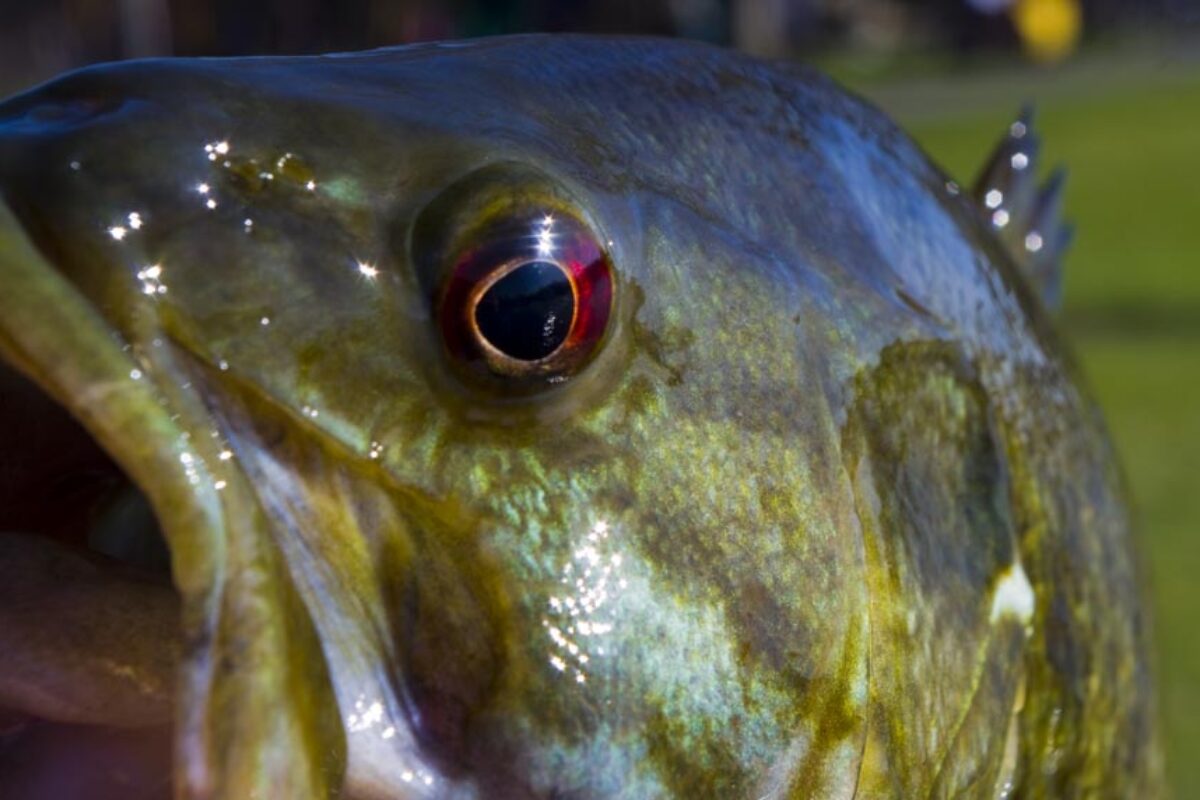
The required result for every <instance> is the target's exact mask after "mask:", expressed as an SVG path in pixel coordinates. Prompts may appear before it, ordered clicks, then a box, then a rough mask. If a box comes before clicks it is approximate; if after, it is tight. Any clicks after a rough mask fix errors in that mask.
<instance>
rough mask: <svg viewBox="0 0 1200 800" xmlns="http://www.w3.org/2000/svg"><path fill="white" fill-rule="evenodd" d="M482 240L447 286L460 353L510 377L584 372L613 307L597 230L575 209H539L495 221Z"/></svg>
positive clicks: (447, 311)
mask: <svg viewBox="0 0 1200 800" xmlns="http://www.w3.org/2000/svg"><path fill="white" fill-rule="evenodd" d="M477 240H478V241H479V244H478V245H476V246H474V247H472V248H470V249H468V250H466V251H465V252H463V253H462V254H461V255H460V257H459V258H458V260H457V263H456V264H455V266H454V269H453V271H452V272H451V274H450V277H449V279H448V280H447V281H446V284H445V287H444V289H443V292H442V299H441V303H440V306H439V319H440V326H441V331H442V336H443V338H444V340H445V342H446V346H447V348H448V350H449V351H450V353H451V354H452V355H453V356H454V357H455V358H457V359H459V360H460V361H461V362H463V363H465V364H468V365H472V366H473V367H475V368H479V367H482V368H483V369H485V370H486V371H487V372H489V373H491V374H493V375H498V376H503V377H505V378H517V379H522V378H524V379H529V378H533V379H537V380H538V381H547V380H558V379H562V378H565V377H568V376H570V375H572V374H574V373H575V372H577V371H578V370H579V369H580V368H582V367H583V365H584V364H586V363H587V361H588V360H589V358H590V356H591V355H592V354H593V353H594V352H595V350H596V347H597V345H598V344H599V342H600V341H601V339H602V338H603V336H604V332H605V329H606V328H607V326H608V320H609V315H610V313H611V310H612V299H613V286H612V269H611V266H610V264H609V260H608V256H607V254H606V253H605V252H604V250H603V249H602V248H601V247H600V245H599V243H598V242H597V241H596V237H595V236H594V235H593V234H592V233H591V231H589V230H588V229H587V228H586V227H585V226H584V225H583V224H582V223H581V222H580V221H578V220H577V219H575V218H574V217H572V216H570V215H568V214H555V213H535V214H523V215H520V216H518V217H514V218H509V219H505V220H504V221H502V222H500V223H497V224H494V225H491V226H489V227H488V228H487V229H486V231H485V233H484V234H483V235H481V236H479V237H477Z"/></svg>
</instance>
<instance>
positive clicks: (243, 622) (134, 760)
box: [0, 202, 345, 798]
mask: <svg viewBox="0 0 1200 800" xmlns="http://www.w3.org/2000/svg"><path fill="white" fill-rule="evenodd" d="M0 282H2V284H3V287H4V291H3V292H2V293H0V294H2V297H0V392H2V393H3V394H2V395H0V400H2V401H3V403H2V406H0V407H3V409H4V414H5V420H4V425H5V427H6V429H8V431H9V432H6V433H5V435H4V438H3V439H0V444H2V445H3V446H4V451H3V452H2V453H0V470H2V471H0V578H2V579H3V580H2V583H3V586H2V587H0V607H2V610H0V620H2V623H0V783H3V785H5V786H6V790H5V791H6V792H10V791H14V790H15V794H11V795H9V796H17V797H31V798H39V797H61V796H77V795H78V796H82V795H86V796H88V797H101V798H103V797H109V796H111V797H166V796H171V795H172V794H178V795H181V796H188V797H213V796H231V797H232V796H238V797H241V796H246V797H249V796H280V794H279V793H280V792H282V795H283V796H293V797H316V796H329V795H331V794H333V793H336V791H337V789H338V787H339V786H340V784H341V779H342V772H343V764H344V752H345V744H344V733H343V731H342V725H341V722H340V717H339V715H338V711H337V706H336V702H335V701H334V698H333V695H332V691H331V688H330V681H329V678H328V674H327V672H326V666H325V661H324V657H323V656H322V653H321V648H320V644H319V640H318V638H317V636H316V633H315V631H314V630H313V627H312V623H311V620H310V618H309V616H308V614H307V613H306V611H305V609H304V606H303V603H302V602H301V601H300V599H299V597H298V596H297V594H296V591H295V589H294V587H293V586H292V584H291V582H290V580H289V579H288V576H287V569H286V565H284V564H283V563H282V560H281V558H280V556H279V555H278V553H277V552H275V551H274V549H273V548H272V547H271V545H270V541H269V536H268V533H267V531H268V528H269V525H268V522H267V520H266V519H265V518H264V515H263V512H262V510H261V508H259V506H258V504H257V502H256V501H255V495H254V492H253V491H252V487H250V486H249V485H248V481H247V479H246V478H245V476H244V475H242V474H241V473H240V472H238V471H237V470H236V469H232V468H230V469H228V470H222V467H223V466H224V461H225V457H224V456H223V447H225V445H224V444H222V442H221V441H220V440H219V439H217V438H215V437H214V438H209V437H206V436H203V435H201V434H200V432H201V431H208V430H210V429H212V430H214V431H215V427H214V425H213V420H212V417H211V416H210V415H209V414H208V412H207V410H206V409H205V407H204V404H203V402H202V400H201V398H200V397H199V395H198V393H196V392H194V391H191V390H190V384H188V383H187V381H186V380H184V379H183V377H182V373H181V372H180V371H179V369H180V367H179V364H178V363H177V362H178V360H177V359H176V360H174V361H173V360H172V356H171V355H170V352H169V351H170V350H171V348H170V347H162V348H161V352H156V353H150V354H145V353H141V352H139V347H138V346H137V344H136V342H137V341H139V340H140V338H141V337H140V335H139V334H140V333H143V332H132V333H124V334H122V333H121V332H118V331H116V330H115V329H114V328H113V327H112V326H111V325H110V324H109V323H108V322H107V321H106V320H105V319H104V318H103V317H102V315H101V314H100V313H99V311H98V310H97V309H96V308H95V307H94V306H93V305H92V304H91V303H90V302H89V301H88V299H87V298H85V297H84V296H83V295H82V294H81V293H80V292H79V291H78V290H77V289H76V288H75V287H74V286H73V285H72V284H71V283H70V282H69V281H68V280H67V279H66V278H65V277H63V275H62V274H60V272H59V270H57V269H55V268H54V267H53V266H52V265H51V264H49V263H48V262H47V261H46V259H45V257H44V256H43V255H42V253H41V252H40V251H39V249H38V247H37V246H36V245H35V244H34V243H33V242H32V241H31V240H30V238H29V237H28V235H27V233H26V231H25V229H24V228H23V226H22V225H21V223H20V222H18V220H17V219H16V217H15V216H14V215H13V214H12V212H11V211H10V210H9V209H8V207H7V206H6V205H5V204H4V203H3V202H0ZM298 686H299V687H304V688H303V689H302V690H300V691H301V693H302V694H303V695H304V696H303V697H301V698H299V699H297V698H296V697H295V696H294V695H295V694H296V692H297V691H298V690H297V687H298ZM172 730H173V734H171V733H170V731H172ZM64 764H69V765H70V767H69V769H64ZM72 787H75V788H76V789H79V790H80V791H81V792H82V795H81V794H80V792H76V791H73V789H72ZM85 787H86V788H85Z"/></svg>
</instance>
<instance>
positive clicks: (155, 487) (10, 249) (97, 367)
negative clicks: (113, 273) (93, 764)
mask: <svg viewBox="0 0 1200 800" xmlns="http://www.w3.org/2000/svg"><path fill="white" fill-rule="evenodd" d="M0 278H2V280H3V284H4V288H5V291H4V292H3V293H0V360H3V361H4V362H6V363H8V364H9V365H10V366H12V367H13V368H14V369H16V370H17V371H18V372H20V373H22V374H24V375H25V376H26V377H28V378H29V379H30V380H32V381H33V382H34V383H35V384H37V385H38V386H39V388H40V389H41V390H42V391H44V392H45V393H46V394H47V395H48V396H49V397H50V398H51V399H52V400H53V401H54V402H55V403H57V404H59V405H60V406H62V407H63V408H65V409H66V410H67V411H68V412H70V413H71V414H72V415H73V416H74V417H75V418H76V419H77V420H78V421H79V422H80V423H81V424H82V425H83V427H84V429H85V430H86V431H87V432H88V433H89V434H90V435H91V436H92V437H93V438H94V439H95V440H96V442H97V443H98V444H99V445H100V446H101V447H102V448H103V449H104V450H105V451H106V452H107V453H108V454H109V455H110V456H111V457H112V458H113V460H114V461H115V462H116V463H117V464H118V465H119V466H120V467H121V469H122V470H123V471H124V472H125V474H126V475H127V476H129V478H130V479H131V480H132V481H133V483H135V484H136V485H137V487H138V488H139V489H140V490H141V491H142V492H143V493H144V494H145V495H146V497H147V498H148V500H149V502H150V504H151V506H152V507H153V510H154V513H155V516H156V517H157V518H158V520H159V522H160V524H161V526H162V529H163V533H164V536H165V538H166V539H167V542H168V545H169V548H170V551H171V562H172V575H173V580H174V583H175V586H176V588H177V590H178V591H179V592H180V593H181V595H183V597H184V598H185V601H186V599H187V598H189V597H190V598H193V599H194V598H197V597H202V596H204V595H206V594H208V595H211V594H212V591H211V590H212V588H213V586H214V585H217V584H218V583H219V580H220V576H219V572H218V570H217V569H216V563H215V559H213V558H205V557H204V553H205V550H204V540H205V539H206V538H208V537H209V536H211V534H212V533H214V532H216V531H218V530H219V521H220V516H221V514H222V507H221V499H220V498H219V497H218V496H217V493H216V490H215V489H214V488H213V484H214V481H212V480H209V481H207V482H202V481H200V480H194V479H193V478H195V477H196V476H197V474H198V473H199V472H200V471H201V470H203V469H204V464H203V463H201V460H200V459H197V458H196V456H195V455H194V454H193V450H194V449H195V446H194V445H193V444H192V443H191V442H190V439H191V438H192V437H191V436H190V434H189V432H188V430H187V429H186V428H185V427H184V425H181V424H180V416H179V415H178V414H177V413H175V412H174V411H173V410H172V409H171V408H170V406H169V405H168V404H167V403H165V402H164V401H163V398H162V397H161V396H160V393H159V388H160V387H159V386H158V384H157V383H156V382H154V381H152V380H150V379H149V376H148V375H146V374H145V372H146V370H144V367H143V365H141V364H139V362H137V361H136V360H135V359H134V357H133V355H132V353H131V351H130V349H129V348H128V347H125V346H123V344H122V338H121V337H120V335H119V334H118V333H117V332H116V331H115V330H114V329H113V328H112V327H111V326H110V325H109V324H108V323H107V322H106V321H105V320H103V318H102V317H101V316H100V314H99V313H98V311H97V310H96V309H95V308H94V307H93V306H92V305H91V304H90V303H89V302H88V301H87V300H86V299H85V298H84V297H83V296H82V295H80V294H79V293H78V292H77V291H76V290H75V289H74V288H73V287H72V286H71V285H70V284H69V282H68V281H67V280H66V279H65V278H63V277H62V276H61V275H60V274H59V273H58V271H57V270H56V269H55V268H54V267H53V266H52V265H51V264H49V263H48V262H47V261H46V259H45V257H44V256H43V255H42V253H41V252H40V251H39V250H38V249H37V247H36V246H35V245H34V244H33V243H32V242H31V241H30V238H29V237H28V235H27V233H26V231H25V229H24V227H23V226H22V225H21V224H20V223H19V222H18V220H17V219H16V217H15V215H13V213H12V211H11V210H10V209H9V207H8V205H7V204H6V203H4V202H3V201H0ZM195 444H198V445H200V446H202V447H203V446H205V445H206V443H203V442H196V443H195ZM181 552H183V553H186V555H187V556H188V557H183V558H181V557H180V553H181ZM188 605H190V606H191V607H192V608H191V609H190V613H189V610H188V608H187V607H188ZM198 611H199V612H201V613H197V612H198ZM184 616H185V619H184V626H183V627H184V651H185V653H187V657H186V663H187V664H188V666H187V667H186V668H185V671H186V672H187V673H188V674H187V675H186V676H181V683H188V684H191V685H196V684H200V685H211V684H212V682H213V678H214V674H213V673H214V670H215V660H214V659H213V658H205V657H203V651H204V650H205V649H211V646H212V644H211V642H209V641H206V639H207V637H206V636H205V634H204V628H205V624H204V623H205V619H204V617H205V616H207V615H206V614H204V613H203V610H202V609H198V608H197V607H196V604H195V603H194V602H192V603H186V602H185V611H184ZM189 617H190V619H189ZM198 655H199V656H200V657H197V656H198ZM176 711H177V730H178V731H181V732H182V731H187V730H189V729H193V730H194V729H197V728H198V726H197V725H195V723H196V722H198V721H199V720H195V719H191V720H189V719H188V716H189V715H192V716H194V715H195V714H197V713H200V712H201V711H202V707H201V705H200V704H192V707H191V708H189V707H188V706H187V705H182V706H180V707H177V709H176ZM204 749H206V748H205V746H204V743H202V742H197V741H187V737H186V736H182V735H181V736H179V737H177V742H176V753H177V756H180V755H189V754H190V755H195V754H196V753H198V752H202V751H203V750H204ZM191 760H193V759H189V758H184V759H183V760H182V761H181V763H183V764H185V765H186V764H187V763H188V762H189V761H191ZM190 782H192V783H199V784H203V783H205V782H206V778H205V776H203V775H199V774H197V775H193V776H191V781H190Z"/></svg>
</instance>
